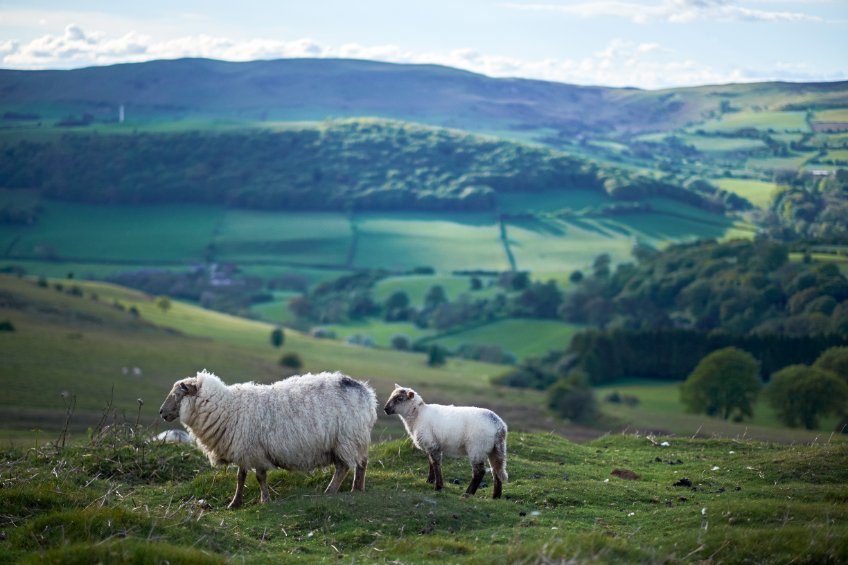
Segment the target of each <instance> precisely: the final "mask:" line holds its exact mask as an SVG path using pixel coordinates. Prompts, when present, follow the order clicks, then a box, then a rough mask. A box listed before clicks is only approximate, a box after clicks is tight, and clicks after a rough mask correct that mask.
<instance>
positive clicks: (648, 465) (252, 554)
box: [0, 425, 848, 563]
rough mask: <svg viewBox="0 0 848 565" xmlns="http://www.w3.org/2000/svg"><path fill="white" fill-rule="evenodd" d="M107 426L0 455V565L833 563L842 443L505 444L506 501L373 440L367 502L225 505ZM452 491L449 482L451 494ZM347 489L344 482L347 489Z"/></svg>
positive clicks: (625, 438)
mask: <svg viewBox="0 0 848 565" xmlns="http://www.w3.org/2000/svg"><path fill="white" fill-rule="evenodd" d="M147 434H148V430H147V429H145V428H143V427H140V426H132V425H129V426H120V427H113V428H111V429H109V430H104V431H103V432H101V433H99V434H97V435H96V436H95V438H94V439H93V440H91V441H86V442H82V443H80V444H75V445H70V446H65V447H64V448H57V447H55V446H43V445H41V446H39V447H38V448H31V449H28V450H26V451H25V450H23V449H9V448H6V449H3V450H2V451H0V461H2V464H3V467H4V469H6V470H7V473H6V474H5V476H4V488H2V489H0V514H2V528H3V531H4V534H5V536H6V539H5V540H4V542H3V544H4V545H3V547H4V558H5V559H8V560H10V561H17V562H24V563H35V562H59V561H61V562H69V561H70V562H77V561H79V562H91V561H102V562H153V561H156V562H161V561H169V562H192V563H223V562H233V561H250V562H280V561H289V560H308V561H310V562H338V561H340V560H344V561H348V560H356V561H367V562H387V563H397V562H414V563H444V562H446V561H449V562H451V563H480V562H491V563H516V562H522V563H523V562H528V563H529V562H545V563H547V562H560V561H562V562H569V563H571V562H597V563H621V562H630V563H634V562H663V563H687V562H691V561H692V560H709V561H711V562H726V563H739V562H757V563H785V562H788V561H793V560H795V561H801V562H807V563H844V562H845V561H846V560H848V527H846V519H848V504H846V498H845V489H844V485H845V482H846V481H848V474H846V468H848V446H846V444H845V443H844V442H838V441H834V442H831V441H825V442H814V443H813V444H812V445H801V444H796V445H792V446H781V445H775V444H765V443H757V442H753V441H750V440H745V439H741V438H737V439H735V440H716V439H711V440H697V439H684V438H668V441H659V440H658V439H655V438H653V437H651V436H649V437H644V436H639V435H615V436H605V437H603V438H600V439H598V440H595V441H594V442H592V443H589V444H586V445H577V444H573V443H569V442H568V441H566V440H564V439H562V438H559V437H557V436H555V435H551V434H528V433H521V432H514V431H511V432H510V434H509V439H508V441H509V462H508V470H509V474H510V480H509V482H508V483H506V485H505V489H504V498H502V499H499V500H492V499H490V498H488V496H489V494H490V492H491V490H490V487H488V486H484V487H483V488H481V490H480V491H478V494H477V496H475V497H472V498H462V497H460V492H461V490H462V489H463V484H464V483H465V482H466V480H467V478H468V476H469V474H470V473H469V469H468V465H467V462H465V461H462V460H458V459H446V460H445V462H444V464H443V472H444V474H445V477H446V483H447V484H446V486H445V489H444V490H443V491H442V492H438V493H437V492H434V491H433V490H432V487H431V486H430V485H428V484H427V483H426V482H425V480H426V475H427V464H426V458H425V457H424V456H423V455H422V454H421V453H420V452H418V451H415V450H413V448H412V447H411V444H410V442H409V440H395V441H388V442H383V443H377V444H374V445H372V446H371V449H370V454H369V455H370V461H371V464H370V465H369V467H368V476H367V482H366V491H365V492H363V493H346V492H344V493H342V494H338V495H334V496H323V495H321V494H320V492H321V489H322V488H323V486H324V484H325V483H326V482H327V481H328V479H329V469H323V470H320V471H315V472H312V473H308V474H306V473H294V472H286V471H271V472H270V473H269V477H268V484H269V486H270V488H271V491H272V501H271V502H270V503H268V504H265V505H259V504H258V503H257V501H256V499H257V498H258V488H257V486H256V481H255V480H254V479H253V478H252V477H250V478H249V480H248V481H247V488H246V493H245V498H246V505H245V507H243V508H241V509H239V510H235V511H230V510H226V509H225V508H224V506H225V505H226V503H227V501H228V499H229V497H230V495H231V493H232V490H233V484H234V482H235V481H234V478H235V472H234V470H233V469H230V470H229V471H227V470H226V469H219V470H212V469H210V468H209V466H208V462H207V461H206V460H205V459H204V458H202V457H201V456H200V454H199V452H198V451H197V450H196V449H195V448H194V447H191V446H175V445H167V444H160V443H157V442H152V443H148V442H146V441H145V440H146V438H147ZM457 483H459V484H457ZM349 484H350V479H348V480H347V481H346V482H345V484H344V485H343V489H347V488H349Z"/></svg>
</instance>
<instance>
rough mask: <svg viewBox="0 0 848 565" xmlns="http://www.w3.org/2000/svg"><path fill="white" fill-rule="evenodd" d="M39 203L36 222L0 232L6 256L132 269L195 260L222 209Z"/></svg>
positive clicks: (203, 251)
mask: <svg viewBox="0 0 848 565" xmlns="http://www.w3.org/2000/svg"><path fill="white" fill-rule="evenodd" d="M43 205H44V212H43V213H42V215H41V218H40V220H39V222H38V223H37V224H35V225H33V226H26V227H21V228H16V229H9V228H5V229H4V230H3V231H2V232H0V237H2V239H0V248H2V249H6V250H7V253H6V256H7V257H8V258H18V257H22V258H36V259H54V258H58V259H64V260H72V261H79V262H80V263H86V262H94V260H96V261H98V262H108V263H119V264H121V263H123V264H126V263H130V264H136V265H138V264H141V265H144V264H150V263H158V264H171V263H180V264H186V263H191V262H198V261H202V260H203V259H204V257H205V254H206V246H207V245H208V244H209V243H210V242H211V240H212V234H213V231H214V229H215V225H216V224H217V223H218V221H219V220H220V218H221V216H222V215H223V213H224V208H223V207H217V206H202V205H169V206H98V205H85V204H72V203H63V202H55V201H50V202H44V203H43ZM153 226H155V229H153ZM13 238H17V240H15V239H13Z"/></svg>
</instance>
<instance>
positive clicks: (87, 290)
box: [0, 275, 598, 438]
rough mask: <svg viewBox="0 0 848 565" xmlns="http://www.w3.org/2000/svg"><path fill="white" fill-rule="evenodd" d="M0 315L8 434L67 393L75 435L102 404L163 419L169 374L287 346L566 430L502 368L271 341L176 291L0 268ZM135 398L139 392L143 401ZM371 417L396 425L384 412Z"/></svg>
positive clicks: (44, 428)
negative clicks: (147, 291) (163, 300)
mask: <svg viewBox="0 0 848 565" xmlns="http://www.w3.org/2000/svg"><path fill="white" fill-rule="evenodd" d="M57 285H58V286H57ZM134 312H137V314H135V313H134ZM6 320H8V321H9V322H11V323H12V325H13V327H14V331H11V332H6V331H4V332H0V354H2V357H3V363H2V364H0V386H3V387H5V389H6V390H8V391H11V393H10V394H7V395H4V396H3V398H2V400H0V406H2V410H0V430H2V433H3V434H4V435H5V436H7V437H16V438H22V437H24V436H26V437H30V438H32V436H33V430H36V429H39V430H41V436H42V437H47V438H53V437H55V436H56V435H58V433H59V432H60V431H61V429H62V428H63V426H64V423H65V419H66V413H67V407H68V402H69V401H70V399H72V398H74V397H75V398H76V404H75V408H74V410H73V414H72V417H71V419H70V427H71V431H72V432H73V433H75V434H79V433H82V432H84V431H85V430H86V428H88V427H90V426H93V425H95V424H96V423H97V422H98V421H99V420H100V418H101V416H102V414H103V412H104V408H105V407H106V406H107V405H109V404H110V403H111V405H112V407H113V408H114V409H115V411H116V412H117V414H118V415H119V416H120V417H121V419H123V418H126V419H127V420H130V421H133V422H134V421H135V420H136V418H138V419H139V421H140V422H142V423H145V424H156V425H161V424H163V423H159V422H158V412H157V410H158V407H159V404H160V403H161V401H162V399H164V397H165V395H166V394H167V392H168V390H169V389H170V387H171V385H172V384H173V382H174V381H175V380H177V379H179V378H183V377H185V376H187V375H191V374H194V373H195V372H196V371H198V370H200V369H203V368H206V369H209V370H210V371H214V372H216V373H217V374H218V375H220V376H221V377H222V378H223V379H224V380H225V381H226V382H241V381H248V380H255V381H258V382H271V381H274V380H277V379H279V378H282V377H283V376H285V374H286V373H285V372H284V371H283V369H282V368H281V367H280V366H279V365H278V364H277V361H278V360H279V358H280V356H281V355H282V354H283V353H287V352H295V353H297V354H298V355H299V356H300V357H301V359H302V360H303V363H304V367H303V370H304V371H312V372H316V371H322V370H343V371H344V372H346V373H348V374H350V375H352V376H355V377H357V378H362V379H367V380H369V381H370V382H371V383H372V384H373V385H374V387H375V389H376V390H377V391H378V395H380V397H381V398H384V397H385V396H386V395H387V394H388V393H389V392H390V391H391V390H392V388H394V387H393V385H394V383H395V382H403V384H405V385H407V386H412V387H415V388H416V389H417V390H419V391H420V392H421V394H422V395H423V396H425V398H427V399H428V400H430V401H433V402H440V401H441V402H464V403H478V404H483V405H487V406H491V407H492V408H495V409H497V410H498V411H499V412H500V413H503V415H504V417H505V418H507V419H508V420H509V421H510V422H511V424H512V425H513V426H514V427H515V428H516V429H528V430H533V429H537V430H538V429H542V430H551V429H558V428H563V426H562V424H560V423H557V422H555V421H554V420H552V419H551V418H548V417H547V416H543V417H542V418H540V417H539V414H538V406H539V404H541V396H540V394H539V393H536V392H527V393H519V394H514V393H513V392H511V391H510V392H509V394H507V393H506V392H505V391H504V390H503V389H500V388H495V387H492V386H491V385H490V384H489V381H490V379H491V377H493V376H494V375H496V374H498V373H499V372H500V371H502V370H503V367H502V366H497V365H489V364H485V363H477V362H472V361H466V360H461V359H451V360H450V361H449V362H448V364H447V365H445V366H444V367H442V368H431V367H428V366H427V365H426V362H425V361H426V360H425V357H424V355H422V354H413V353H404V352H399V351H392V350H375V349H368V348H364V347H354V346H349V345H345V344H343V343H340V342H336V341H328V340H320V339H314V338H310V337H308V336H305V335H302V334H300V333H298V332H295V331H292V330H286V333H285V336H286V337H285V344H284V346H283V348H282V350H279V349H275V348H273V347H272V346H271V344H270V332H271V330H272V329H273V327H274V326H272V325H271V324H268V323H263V322H256V321H251V320H245V319H242V318H236V317H233V316H228V315H225V314H220V313H217V312H212V311H209V310H204V309H202V308H198V307H196V306H192V305H188V304H185V303H181V302H177V301H174V302H173V303H172V307H171V308H170V309H168V310H167V311H162V310H161V309H160V308H158V307H157V306H156V304H155V301H154V299H153V298H152V297H150V296H147V295H144V294H142V293H139V292H135V291H131V290H128V289H124V288H121V287H117V286H113V285H108V284H103V283H91V282H82V281H78V282H75V281H68V280H60V281H54V282H52V283H50V285H49V286H47V287H41V286H38V285H37V284H36V283H35V282H34V281H31V280H26V279H18V278H13V277H8V276H2V275H0V321H6ZM135 368H138V369H140V373H141V374H135V371H134V369H135ZM63 393H64V395H63ZM137 399H141V400H142V401H143V402H144V404H143V406H141V408H140V410H139V403H138V401H137ZM163 427H164V426H163ZM378 427H380V429H384V430H385V429H387V430H389V432H386V433H390V434H391V433H395V434H396V433H397V432H398V431H399V430H400V427H399V425H398V423H397V422H396V421H395V420H391V419H388V418H386V417H382V418H381V421H380V423H379V424H378ZM595 433H598V432H595Z"/></svg>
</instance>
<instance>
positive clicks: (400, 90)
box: [0, 59, 848, 135]
mask: <svg viewBox="0 0 848 565" xmlns="http://www.w3.org/2000/svg"><path fill="white" fill-rule="evenodd" d="M0 93H2V94H0V106H2V108H3V110H4V111H11V112H16V113H17V114H32V113H36V114H38V115H39V117H41V118H42V119H46V120H53V119H62V118H65V117H66V116H67V115H68V114H77V113H86V112H87V113H91V114H92V116H94V117H96V118H97V119H103V118H108V119H110V120H116V119H117V117H118V106H119V105H123V106H124V109H125V115H126V116H127V117H131V118H133V119H141V120H144V119H151V118H158V117H161V116H163V115H164V116H169V117H171V118H173V119H190V118H197V117H210V116H215V117H219V118H230V119H238V120H254V121H262V120H272V121H275V120H277V121H278V120H284V121H291V120H316V119H317V120H321V119H324V118H326V117H327V116H336V117H341V116H363V115H365V116H382V117H385V118H394V119H403V120H408V121H415V122H425V123H431V124H438V125H442V126H448V127H459V128H463V129H470V130H476V131H480V130H481V128H482V129H489V130H491V129H506V130H509V129H513V130H516V131H521V130H527V129H539V130H542V129H545V130H547V131H551V132H554V135H574V134H577V133H581V132H582V133H585V132H588V131H631V132H638V131H646V130H649V131H658V130H659V131H668V130H671V129H674V128H676V127H680V126H683V125H685V124H687V123H690V122H695V121H700V120H701V119H703V117H704V113H705V112H707V111H714V112H718V111H719V108H720V102H721V101H725V103H726V104H730V105H733V106H736V107H740V106H742V105H744V104H745V102H746V101H750V100H755V101H756V103H757V104H759V105H760V106H761V107H767V108H769V109H772V110H775V109H777V110H779V109H783V108H796V107H797V108H802V109H804V110H806V109H807V108H809V107H811V106H815V107H830V106H832V105H834V104H835V105H837V106H839V105H842V106H844V101H845V97H846V94H848V83H822V84H793V83H761V84H752V85H726V86H709V87H698V88H680V89H669V90H662V91H643V90H638V89H620V88H604V87H586V86H575V85H568V84H560V83H554V82H544V81H537V80H525V79H503V78H501V79H499V78H490V77H486V76H483V75H479V74H474V73H470V72H467V71H461V70H458V69H452V68H448V67H440V66H434V65H400V64H390V63H379V62H374V61H358V60H341V59H335V60H334V59H286V60H274V61H252V62H244V63H231V62H224V61H215V60H208V59H179V60H173V61H152V62H148V63H136V64H122V65H113V66H108V67H91V68H85V69H76V70H69V71H13V70H2V71H0Z"/></svg>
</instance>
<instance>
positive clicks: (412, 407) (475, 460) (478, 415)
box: [383, 384, 508, 498]
mask: <svg viewBox="0 0 848 565" xmlns="http://www.w3.org/2000/svg"><path fill="white" fill-rule="evenodd" d="M383 409H384V410H385V412H386V414H397V415H398V416H400V419H401V420H402V421H403V425H404V426H405V427H406V431H407V433H409V437H410V438H411V439H412V443H413V444H415V447H417V448H418V449H420V450H422V451H424V452H425V453H426V454H427V459H428V461H429V463H430V472H429V474H428V476H427V482H428V483H435V489H436V490H442V488H443V487H444V481H443V479H442V454H447V455H448V456H451V457H460V456H462V455H467V456H468V459H469V461H470V462H471V469H472V476H471V483H470V484H469V485H468V488H467V489H466V491H465V494H463V496H464V497H467V496H472V495H473V494H474V493H476V492H477V488H478V487H479V486H480V482H481V481H482V480H483V476H484V475H485V474H486V466H485V461H486V458H488V459H489V463H490V464H491V466H492V476H493V477H494V480H495V486H494V490H493V493H492V498H500V497H501V494H502V492H503V483H504V482H505V481H506V480H507V478H508V477H507V473H506V434H507V427H506V423H505V422H504V421H503V420H502V419H501V418H500V417H499V416H498V415H497V414H495V413H494V412H492V411H491V410H487V409H486V408H476V407H473V406H453V405H450V406H442V405H440V404H426V403H425V402H424V399H423V398H421V395H420V394H418V393H416V392H415V391H414V390H412V389H411V388H404V387H402V386H400V385H398V384H396V385H395V390H394V391H393V392H392V394H391V396H390V397H389V400H388V402H386V405H385V407H384V408H383Z"/></svg>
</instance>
